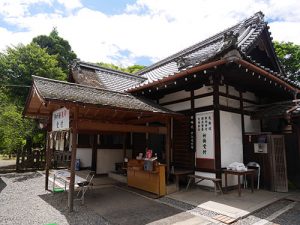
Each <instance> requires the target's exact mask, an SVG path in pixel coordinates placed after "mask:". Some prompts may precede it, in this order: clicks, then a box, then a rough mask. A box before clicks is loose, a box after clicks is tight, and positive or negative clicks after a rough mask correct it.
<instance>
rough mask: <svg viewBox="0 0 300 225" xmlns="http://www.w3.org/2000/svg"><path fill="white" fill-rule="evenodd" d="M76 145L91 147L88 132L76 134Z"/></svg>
mask: <svg viewBox="0 0 300 225" xmlns="http://www.w3.org/2000/svg"><path fill="white" fill-rule="evenodd" d="M77 143H78V147H79V148H89V147H91V138H90V134H78V140H77Z"/></svg>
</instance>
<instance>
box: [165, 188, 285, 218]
mask: <svg viewBox="0 0 300 225" xmlns="http://www.w3.org/2000/svg"><path fill="white" fill-rule="evenodd" d="M286 196H288V194H286V193H277V192H270V191H264V190H256V191H254V193H251V191H250V190H243V191H242V196H241V197H238V193H237V190H233V191H230V192H228V193H226V194H223V195H221V194H218V195H217V196H216V195H215V193H214V192H209V191H204V190H201V189H199V188H195V189H191V190H188V191H180V192H176V193H173V194H170V195H168V197H169V198H173V199H175V200H179V201H182V202H186V203H188V204H191V205H194V206H195V207H200V208H203V209H206V210H210V211H214V212H216V213H219V214H222V215H225V216H229V217H231V218H234V219H238V218H241V217H245V216H247V215H249V214H250V213H252V212H254V211H256V210H258V209H260V208H262V207H264V206H267V205H269V204H271V203H273V202H275V201H277V200H279V199H282V198H284V197H286Z"/></svg>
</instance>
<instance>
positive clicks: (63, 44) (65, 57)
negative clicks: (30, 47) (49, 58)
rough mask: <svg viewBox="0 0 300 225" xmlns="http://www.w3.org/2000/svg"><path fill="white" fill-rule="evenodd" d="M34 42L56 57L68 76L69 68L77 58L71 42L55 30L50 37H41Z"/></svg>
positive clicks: (33, 40) (34, 39)
mask: <svg viewBox="0 0 300 225" xmlns="http://www.w3.org/2000/svg"><path fill="white" fill-rule="evenodd" d="M32 42H33V43H36V44H37V45H39V46H40V47H41V48H44V49H46V51H47V53H48V54H49V55H56V56H57V60H58V65H59V66H60V67H61V68H62V70H63V71H64V72H65V73H66V74H68V66H69V64H70V63H71V62H72V61H73V60H74V59H76V57H77V56H76V54H75V53H74V51H73V50H72V48H71V46H70V44H69V42H68V41H66V40H64V39H63V38H61V37H60V36H59V35H58V32H57V30H56V29H55V28H54V29H53V30H52V31H51V33H50V34H49V35H48V36H47V35H39V36H37V37H35V38H33V39H32Z"/></svg>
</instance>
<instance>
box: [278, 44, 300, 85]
mask: <svg viewBox="0 0 300 225" xmlns="http://www.w3.org/2000/svg"><path fill="white" fill-rule="evenodd" d="M274 47H275V51H276V54H277V56H278V58H279V60H280V61H281V63H282V65H283V68H284V70H285V72H286V74H287V75H288V76H289V78H291V79H292V80H297V81H300V45H296V44H293V43H292V42H275V43H274Z"/></svg>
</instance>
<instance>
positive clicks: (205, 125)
mask: <svg viewBox="0 0 300 225" xmlns="http://www.w3.org/2000/svg"><path fill="white" fill-rule="evenodd" d="M213 115H214V113H213V111H209V112H199V113H196V158H202V159H214V158H215V147H214V117H213Z"/></svg>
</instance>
